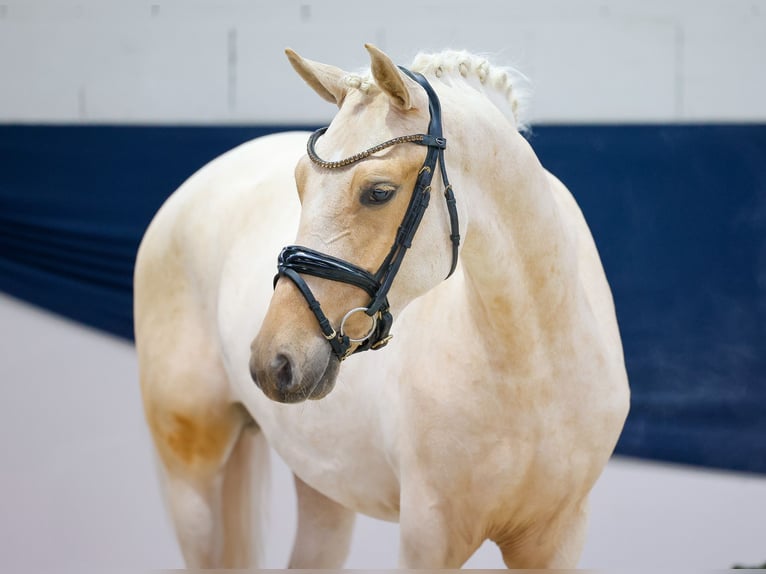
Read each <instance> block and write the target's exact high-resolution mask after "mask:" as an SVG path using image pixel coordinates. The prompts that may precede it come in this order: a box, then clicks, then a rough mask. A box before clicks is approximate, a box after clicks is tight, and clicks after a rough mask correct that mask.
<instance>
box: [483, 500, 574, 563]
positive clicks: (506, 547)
mask: <svg viewBox="0 0 766 574" xmlns="http://www.w3.org/2000/svg"><path fill="white" fill-rule="evenodd" d="M587 525H588V508H587V501H585V502H583V503H581V504H579V505H577V506H576V507H575V508H574V509H568V510H567V511H565V512H562V513H561V514H560V515H558V516H557V517H556V518H555V519H553V520H551V521H550V522H549V523H541V524H539V525H537V527H536V529H535V530H534V531H532V532H526V533H524V534H523V535H521V536H519V535H513V534H512V535H511V536H509V537H506V538H505V539H500V540H497V541H496V542H497V545H498V546H499V547H500V552H502V554H503V562H505V565H506V566H507V567H508V568H510V569H512V570H516V569H529V568H532V569H546V570H547V569H557V570H573V569H575V568H577V562H578V561H579V559H580V554H581V553H582V549H583V546H584V545H585V535H586V530H587ZM511 532H512V531H511Z"/></svg>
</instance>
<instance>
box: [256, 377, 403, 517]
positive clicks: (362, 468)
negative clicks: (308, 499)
mask: <svg viewBox="0 0 766 574" xmlns="http://www.w3.org/2000/svg"><path fill="white" fill-rule="evenodd" d="M354 393H359V394H358V395H355V394H354ZM362 395H364V392H363V391H362V389H358V388H357V389H351V388H348V387H346V386H344V385H343V384H342V382H339V388H336V389H335V390H334V391H333V392H332V393H331V394H330V395H329V396H328V397H325V398H324V399H322V400H321V401H317V402H314V401H309V402H307V403H305V404H302V405H300V406H297V407H296V406H295V405H279V404H276V403H273V402H270V401H266V402H264V401H262V400H260V398H258V400H256V401H255V403H257V404H254V405H252V411H251V412H253V415H254V417H255V418H256V420H257V421H258V424H259V425H260V426H261V428H262V429H263V431H264V433H265V434H266V437H267V439H268V442H269V444H270V445H271V446H272V447H273V448H274V450H276V452H277V453H278V454H279V455H280V456H281V457H282V459H283V460H284V461H285V463H286V464H287V466H288V467H290V469H291V470H292V471H293V472H294V473H295V474H297V475H298V476H300V478H301V479H302V480H303V481H304V482H306V483H307V484H309V485H311V486H312V487H313V488H315V489H316V490H318V491H320V492H321V493H323V494H324V495H325V496H328V497H330V498H332V499H333V500H335V501H337V502H339V503H341V504H343V505H344V506H346V507H348V508H351V509H353V510H355V511H357V512H361V513H363V514H367V515H369V516H373V517H375V518H379V519H382V520H397V519H398V513H399V480H398V477H397V470H396V467H397V460H396V459H397V456H398V455H397V453H396V452H395V439H394V438H393V437H394V436H395V435H396V431H395V429H394V428H393V427H395V425H396V420H395V419H396V414H395V408H394V407H393V405H391V403H389V404H388V405H387V406H388V408H386V409H385V410H380V409H378V408H376V405H375V404H371V403H370V402H369V401H368V400H365V399H364V397H363V396H362Z"/></svg>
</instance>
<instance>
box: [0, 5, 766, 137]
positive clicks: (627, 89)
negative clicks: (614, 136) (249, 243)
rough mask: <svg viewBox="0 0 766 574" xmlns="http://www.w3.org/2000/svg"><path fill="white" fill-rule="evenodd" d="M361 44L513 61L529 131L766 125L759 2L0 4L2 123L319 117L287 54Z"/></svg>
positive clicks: (401, 56) (335, 56)
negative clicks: (522, 81)
mask: <svg viewBox="0 0 766 574" xmlns="http://www.w3.org/2000/svg"><path fill="white" fill-rule="evenodd" d="M364 42H373V43H375V44H377V45H378V46H379V47H381V48H383V49H385V50H387V51H388V52H389V53H390V54H391V56H392V57H394V59H395V60H397V61H398V62H400V63H403V64H407V63H409V62H410V61H411V58H412V56H413V55H414V54H415V53H416V52H417V51H419V50H427V51H434V50H439V49H442V48H444V47H448V46H449V47H453V48H467V49H470V50H471V51H474V52H482V53H484V52H486V53H490V54H493V55H494V57H493V59H494V60H495V61H497V62H498V63H502V64H515V65H517V67H519V68H520V69H521V70H522V71H524V72H525V73H527V75H529V76H530V77H531V78H532V79H533V81H534V85H535V87H536V97H535V100H534V102H533V117H534V119H535V120H536V121H539V122H552V121H566V122H580V121H696V120H705V121H709V120H736V121H753V120H758V121H766V74H764V63H763V58H764V56H765V55H766V3H764V2H763V1H761V0H644V1H641V2H638V1H635V0H617V1H607V0H544V1H539V2H521V1H518V0H517V1H513V0H474V1H470V2H469V1H468V0H440V1H438V2H427V1H416V0H387V1H386V2H384V3H379V2H376V3H373V2H361V1H359V2H353V1H351V0H322V1H319V0H313V1H312V0H280V1H279V2H277V1H271V0H269V1H267V0H251V1H248V0H216V1H206V2H205V1H201V0H196V1H195V0H155V1H146V0H77V1H71V0H70V1H67V0H2V1H1V2H0V122H184V123H186V122H240V123H281V122H323V121H325V120H326V119H328V118H329V117H330V116H331V114H332V107H331V106H329V104H326V103H324V102H322V101H321V100H319V98H317V97H315V96H314V95H313V94H312V93H310V92H309V90H308V89H307V88H305V87H304V86H302V85H301V82H300V80H299V79H298V78H297V77H296V76H295V75H294V74H293V72H292V70H291V69H290V67H289V65H288V63H287V61H286V59H285V58H284V56H283V54H282V50H283V49H284V47H286V46H291V47H293V48H294V49H296V50H298V51H299V52H300V53H302V54H303V55H304V56H306V57H309V58H311V59H315V60H320V61H326V62H328V63H332V64H335V65H338V66H340V67H343V68H346V69H349V70H355V69H358V68H361V67H364V66H366V65H367V59H366V53H365V52H364V50H363V48H362V45H363V43H364Z"/></svg>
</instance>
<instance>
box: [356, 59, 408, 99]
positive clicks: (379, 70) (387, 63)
mask: <svg viewBox="0 0 766 574" xmlns="http://www.w3.org/2000/svg"><path fill="white" fill-rule="evenodd" d="M364 47H365V48H367V51H368V52H369V53H370V58H371V60H372V66H371V69H372V77H373V78H375V83H376V84H378V86H380V88H381V89H382V90H383V91H384V92H385V93H386V94H388V96H389V97H390V98H391V101H392V102H393V103H394V105H395V106H396V107H398V108H400V109H402V110H409V109H410V108H411V107H412V98H411V97H410V90H409V87H408V82H409V78H407V77H405V75H404V74H403V73H402V72H401V71H400V70H399V68H397V67H396V64H394V63H393V62H392V61H391V58H389V57H388V56H387V55H386V54H384V53H383V52H382V51H380V50H379V49H378V48H376V47H375V46H373V45H372V44H365V45H364Z"/></svg>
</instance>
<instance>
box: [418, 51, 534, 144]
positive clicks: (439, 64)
mask: <svg viewBox="0 0 766 574" xmlns="http://www.w3.org/2000/svg"><path fill="white" fill-rule="evenodd" d="M412 70H413V71H415V72H420V73H421V74H428V75H434V76H436V77H437V78H439V77H442V76H461V77H463V78H465V79H466V80H469V81H470V79H471V78H475V79H477V80H478V81H479V83H480V85H481V88H480V89H481V90H482V91H483V92H484V93H485V95H486V96H487V97H488V98H489V99H490V100H491V101H492V102H493V103H494V104H495V106H497V108H498V109H499V110H500V111H502V112H503V113H504V114H505V115H506V116H510V119H512V120H513V121H514V123H515V124H516V128H517V129H518V130H519V131H523V130H525V129H526V128H527V127H528V123H527V122H528V118H527V110H528V106H529V100H530V97H531V95H532V90H531V84H530V81H529V78H527V77H526V76H525V75H524V74H522V73H521V72H519V71H518V70H516V69H515V68H511V67H501V66H495V65H493V64H491V63H490V62H489V60H487V58H485V57H483V56H479V55H476V54H471V53H470V52H467V51H465V50H445V51H443V52H439V53H437V54H425V53H420V54H418V55H417V56H415V59H414V60H413V62H412Z"/></svg>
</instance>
